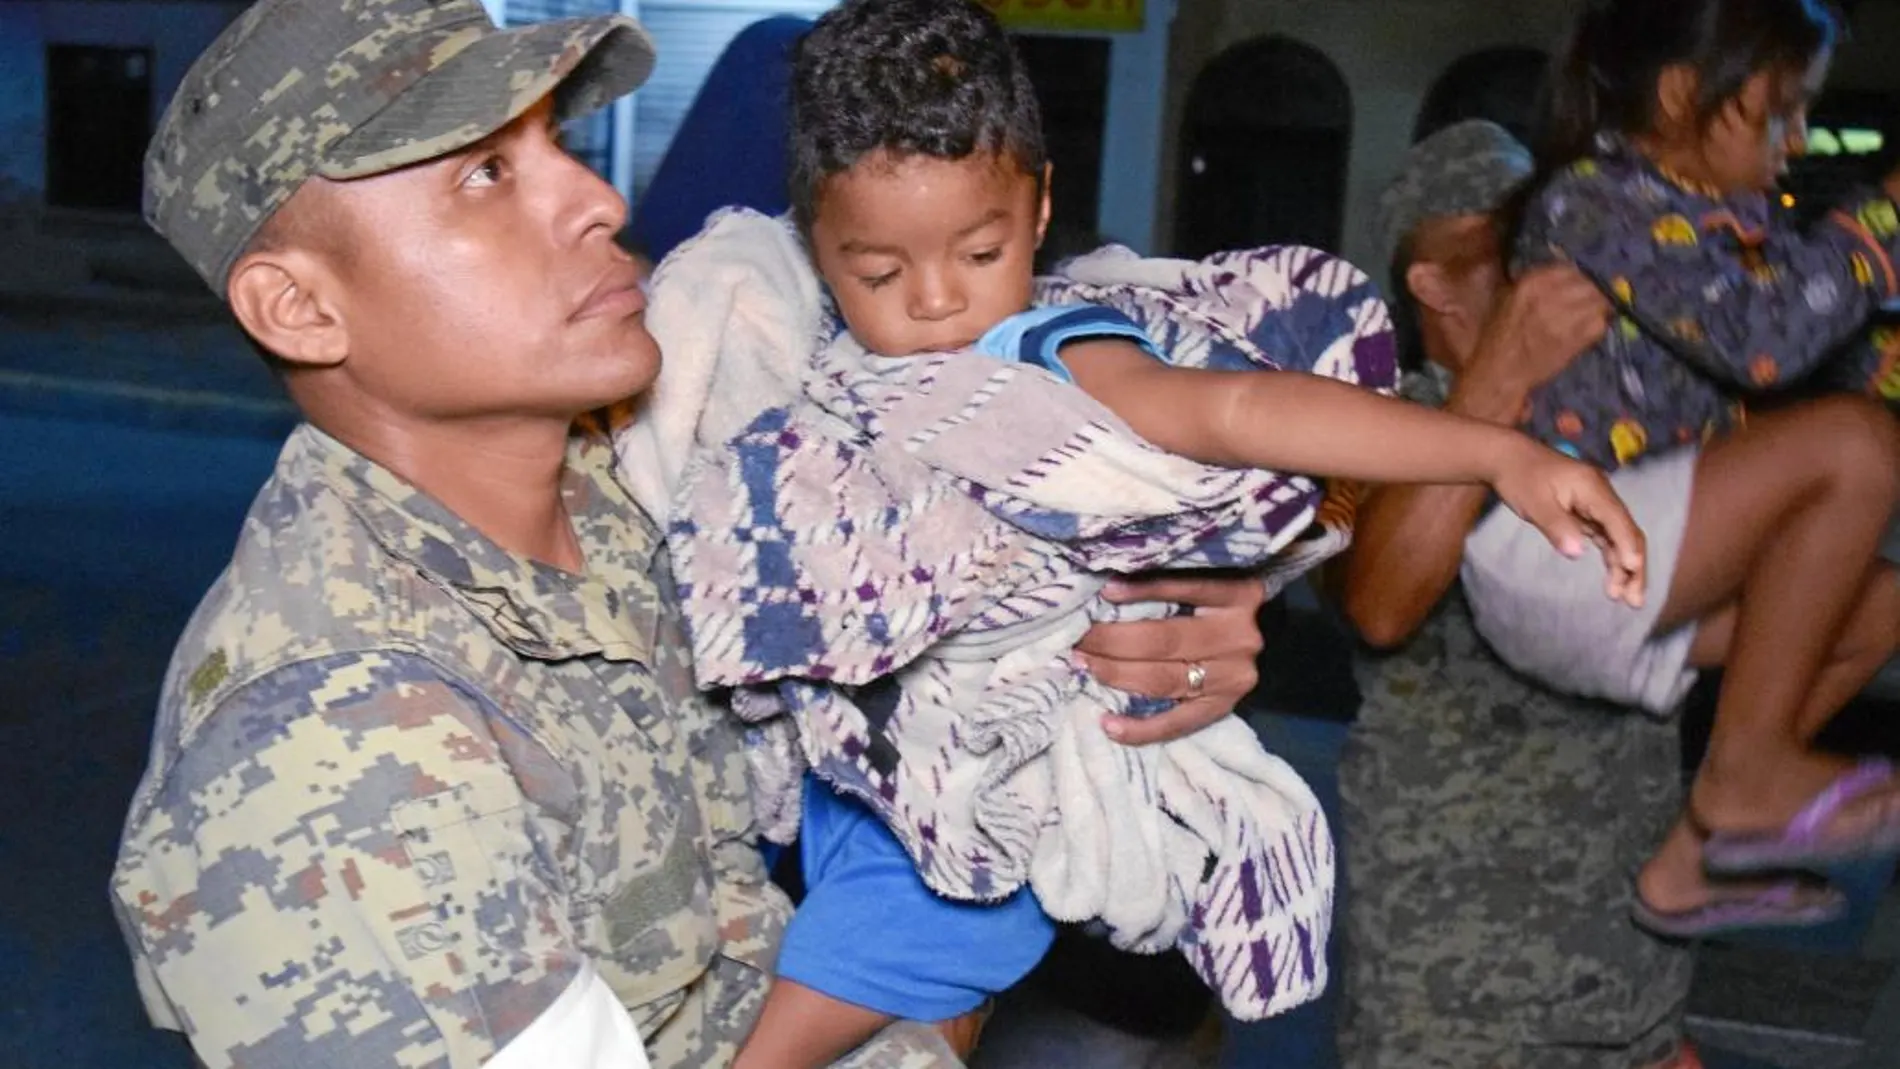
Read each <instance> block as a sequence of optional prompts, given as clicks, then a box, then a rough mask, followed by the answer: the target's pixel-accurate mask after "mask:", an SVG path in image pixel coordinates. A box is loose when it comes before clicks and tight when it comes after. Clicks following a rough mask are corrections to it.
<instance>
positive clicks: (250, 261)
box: [225, 245, 350, 368]
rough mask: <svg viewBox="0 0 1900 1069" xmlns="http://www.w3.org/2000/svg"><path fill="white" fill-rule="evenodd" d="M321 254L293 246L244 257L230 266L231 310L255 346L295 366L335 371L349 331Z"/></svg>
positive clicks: (346, 346)
mask: <svg viewBox="0 0 1900 1069" xmlns="http://www.w3.org/2000/svg"><path fill="white" fill-rule="evenodd" d="M332 278H333V276H332V275H331V273H330V272H329V270H328V265H327V264H325V263H324V261H323V259H322V257H321V256H319V255H317V254H316V253H314V252H312V251H311V250H308V249H303V248H299V247H297V246H294V245H292V246H284V247H265V248H262V249H257V250H254V251H252V252H248V253H246V254H245V255H244V256H242V257H240V258H239V259H238V262H237V264H236V266H234V267H232V268H231V276H230V279H229V280H228V281H227V282H226V284H225V293H226V296H227V299H228V300H229V301H230V303H231V311H232V313H233V314H235V315H236V316H237V320H238V323H239V324H240V325H241V326H243V327H244V329H245V331H246V332H247V333H249V334H250V336H251V337H252V338H254V339H256V341H257V343H258V344H259V345H262V346H263V347H264V348H266V349H268V350H270V351H271V352H272V353H273V354H275V355H276V356H277V358H278V359H280V360H282V361H284V363H286V364H288V365H290V366H292V367H297V368H319V367H335V366H336V365H338V364H341V363H342V362H343V361H344V360H345V359H347V358H348V357H349V353H350V346H349V332H348V331H347V330H345V329H344V322H343V317H342V315H341V314H340V309H339V308H338V307H336V305H335V303H334V302H333V300H332V299H331V298H332V295H333V294H334V292H335V291H334V288H333V287H331V286H330V285H329V284H328V283H329V282H330V281H331V279H332Z"/></svg>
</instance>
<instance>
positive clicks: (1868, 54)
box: [1157, 0, 1900, 274]
mask: <svg viewBox="0 0 1900 1069" xmlns="http://www.w3.org/2000/svg"><path fill="white" fill-rule="evenodd" d="M1578 2H1579V0H1180V3H1179V7H1178V10H1177V12H1176V14H1175V24H1174V33H1173V39H1172V42H1171V53H1170V60H1169V67H1168V92H1167V113H1166V122H1165V130H1166V131H1167V137H1166V143H1165V145H1164V149H1163V164H1162V174H1161V192H1160V198H1159V204H1158V208H1157V220H1158V222H1157V227H1158V233H1159V234H1160V235H1161V236H1162V244H1163V245H1166V243H1167V242H1168V240H1169V239H1170V238H1171V236H1172V234H1173V232H1174V218H1173V216H1174V213H1173V201H1174V186H1175V179H1176V173H1175V168H1176V166H1177V157H1178V155H1179V144H1178V139H1177V134H1178V131H1179V129H1180V126H1181V120H1182V114H1183V110H1184V106H1185V103H1186V100H1187V94H1188V90H1189V88H1190V87H1191V86H1192V84H1193V80H1194V76H1195V75H1196V74H1198V73H1199V72H1200V70H1201V69H1202V68H1203V67H1204V66H1205V65H1206V64H1207V62H1208V61H1209V60H1211V59H1213V58H1214V57H1215V56H1216V55H1218V54H1219V53H1220V52H1221V51H1222V50H1223V49H1225V48H1228V47H1230V46H1232V45H1235V44H1239V43H1240V42H1242V41H1245V40H1248V39H1250V38H1253V37H1257V36H1263V35H1267V34H1281V35H1285V36H1288V37H1292V38H1295V39H1296V40H1299V41H1303V42H1305V43H1306V44H1309V45H1312V46H1313V47H1315V48H1318V49H1319V50H1320V51H1322V52H1324V53H1326V55H1327V56H1328V57H1329V58H1330V59H1331V60H1332V61H1333V63H1334V64H1335V65H1336V66H1338V68H1339V70H1340V72H1341V73H1342V74H1343V75H1344V76H1345V79H1346V82H1347V84H1348V86H1350V88H1351V90H1352V95H1353V111H1354V122H1353V137H1352V158H1351V163H1350V167H1349V171H1348V175H1347V181H1346V229H1345V240H1344V242H1343V251H1344V253H1345V255H1346V256H1347V258H1348V259H1351V260H1353V261H1354V262H1356V263H1359V264H1361V265H1362V266H1371V265H1369V264H1368V259H1369V256H1370V250H1371V247H1372V240H1371V232H1370V231H1371V227H1372V219H1373V213H1374V209H1375V206H1376V204H1377V202H1378V196H1379V191H1380V190H1381V189H1382V188H1383V186H1384V185H1385V183H1386V182H1387V181H1388V180H1390V178H1391V176H1392V174H1393V173H1394V172H1395V171H1396V170H1397V168H1398V164H1399V160H1400V158H1401V157H1402V156H1403V155H1404V153H1405V150H1406V148H1407V147H1408V145H1409V144H1410V141H1411V132H1412V124H1413V120H1414V119H1415V118H1416V116H1417V113H1418V109H1419V106H1420V104H1421V103H1423V101H1424V98H1425V94H1426V92H1427V91H1428V90H1429V89H1430V87H1431V85H1432V82H1433V81H1434V80H1436V79H1437V77H1438V75H1439V74H1440V73H1442V72H1443V71H1444V70H1445V68H1446V67H1448V66H1450V65H1451V63H1452V62H1453V61H1455V60H1457V59H1458V58H1459V57H1461V56H1464V55H1467V54H1469V53H1472V52H1475V51H1478V50H1480V49H1484V48H1492V47H1499V46H1506V45H1527V46H1531V47H1534V48H1542V49H1545V50H1547V51H1555V50H1556V49H1557V48H1558V47H1560V45H1561V44H1562V41H1563V38H1564V36H1565V34H1566V31H1567V28H1568V26H1569V24H1570V20H1571V18H1572V16H1573V14H1574V13H1575V11H1576V10H1577V6H1578ZM1897 45H1900V4H1885V3H1877V2H1876V3H1866V4H1863V5H1862V6H1861V8H1860V9H1859V11H1858V12H1857V14H1856V17H1855V22H1854V36H1853V40H1852V42H1851V43H1850V44H1849V45H1848V46H1847V47H1846V48H1845V49H1844V50H1843V52H1842V54H1841V56H1840V57H1839V61H1838V62H1837V63H1836V69H1835V71H1834V76H1833V78H1832V79H1831V81H1830V85H1831V86H1834V87H1842V88H1868V89H1876V90H1878V89H1883V88H1884V89H1887V90H1889V91H1893V90H1900V79H1896V77H1895V69H1894V67H1893V64H1892V60H1891V56H1892V55H1893V54H1894V48H1895V46H1897ZM1374 273H1375V274H1377V273H1378V272H1377V271H1375V272H1374Z"/></svg>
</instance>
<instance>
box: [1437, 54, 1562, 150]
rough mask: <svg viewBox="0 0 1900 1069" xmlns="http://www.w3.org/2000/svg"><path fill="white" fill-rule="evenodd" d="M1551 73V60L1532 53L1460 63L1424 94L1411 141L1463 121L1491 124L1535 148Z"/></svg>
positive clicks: (1481, 56)
mask: <svg viewBox="0 0 1900 1069" xmlns="http://www.w3.org/2000/svg"><path fill="white" fill-rule="evenodd" d="M1549 71H1550V56H1548V55H1547V54H1545V53H1543V52H1540V51H1538V50H1537V49H1535V48H1487V49H1485V50H1484V51H1482V52H1473V53H1471V54H1470V55H1468V56H1465V57H1463V58H1461V59H1459V60H1458V61H1456V62H1454V63H1453V64H1452V65H1451V66H1449V67H1446V68H1445V71H1444V73H1443V74H1440V75H1439V76H1438V80H1437V81H1435V82H1433V83H1432V87H1431V90H1430V91H1429V92H1427V93H1426V94H1425V103H1424V104H1423V105H1421V106H1420V107H1419V109H1418V121H1417V122H1416V123H1414V124H1413V127H1412V140H1413V141H1422V140H1424V139H1425V138H1427V137H1430V136H1431V135H1432V134H1434V133H1436V132H1438V131H1439V130H1442V129H1444V128H1445V127H1447V126H1450V125H1451V124H1453V123H1456V122H1463V121H1464V120H1466V119H1489V120H1491V121H1492V122H1494V123H1497V124H1498V125H1499V126H1502V127H1504V128H1505V129H1506V130H1509V131H1511V133H1512V134H1515V135H1516V136H1517V139H1518V140H1520V141H1522V142H1524V143H1525V144H1526V145H1533V146H1534V145H1535V139H1536V137H1537V134H1538V128H1539V126H1540V125H1541V124H1542V119H1543V116H1542V109H1543V106H1544V83H1545V80H1546V78H1548V76H1549Z"/></svg>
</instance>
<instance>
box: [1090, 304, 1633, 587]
mask: <svg viewBox="0 0 1900 1069" xmlns="http://www.w3.org/2000/svg"><path fill="white" fill-rule="evenodd" d="M1062 361H1063V364H1064V366H1066V367H1067V368H1068V369H1069V372H1070V374H1071V375H1073V376H1074V378H1075V381H1076V384H1077V385H1078V386H1080V387H1081V388H1082V389H1083V390H1084V391H1086V392H1087V393H1089V394H1090V395H1091V396H1093V397H1094V398H1095V399H1096V400H1098V401H1100V402H1102V403H1103V404H1104V405H1106V406H1108V407H1109V408H1110V409H1111V410H1113V411H1114V412H1115V413H1116V414H1117V415H1119V416H1121V418H1122V419H1124V420H1126V421H1127V423H1128V425H1129V426H1130V427H1131V428H1132V429H1133V430H1134V431H1135V432H1136V433H1137V434H1139V435H1141V436H1142V437H1143V438H1145V439H1147V440H1148V441H1150V442H1152V443H1154V444H1155V445H1156V446H1158V447H1160V448H1162V449H1165V450H1167V451H1168V452H1170V453H1174V454H1176V455H1179V456H1184V457H1188V458H1190V459H1193V460H1198V461H1201V462H1202V463H1206V464H1217V465H1222V466H1226V467H1250V468H1271V469H1275V470H1279V471H1289V472H1300V473H1304V474H1309V475H1318V476H1324V477H1329V478H1345V479H1356V480H1364V481H1367V482H1382V483H1393V482H1396V483H1488V484H1489V485H1490V486H1491V487H1492V488H1493V489H1495V490H1496V491H1497V493H1498V496H1499V497H1500V498H1501V499H1502V500H1503V501H1504V503H1505V504H1506V505H1508V506H1509V507H1510V508H1511V509H1512V510H1513V511H1515V512H1516V513H1517V514H1518V515H1520V516H1522V517H1524V519H1525V520H1526V521H1528V522H1529V523H1531V524H1533V525H1534V526H1536V527H1537V528H1538V530H1540V531H1542V532H1543V533H1544V535H1545V536H1546V537H1548V538H1549V539H1550V540H1551V542H1552V543H1553V544H1555V545H1556V546H1557V547H1558V549H1560V550H1562V551H1563V552H1564V553H1566V554H1568V555H1572V556H1574V555H1576V554H1577V553H1579V552H1581V551H1582V549H1583V546H1584V543H1585V542H1586V541H1592V542H1596V543H1597V544H1598V545H1599V546H1601V547H1602V548H1603V551H1604V559H1605V562H1606V563H1607V564H1608V565H1609V570H1610V592H1611V595H1612V596H1613V597H1617V598H1620V599H1622V600H1626V601H1630V602H1631V603H1632V604H1636V603H1639V602H1640V601H1641V598H1642V574H1643V573H1642V569H1643V536H1642V532H1641V531H1639V530H1637V528H1636V524H1635V522H1634V521H1632V520H1631V519H1630V515H1629V512H1628V510H1626V509H1625V508H1624V507H1623V503H1622V502H1621V501H1620V500H1619V499H1618V498H1617V496H1616V494H1615V492H1614V491H1613V490H1611V489H1610V485H1609V482H1608V480H1607V479H1605V478H1604V477H1603V474H1602V473H1601V472H1599V471H1597V470H1596V469H1595V468H1592V467H1590V466H1589V465H1587V464H1583V463H1580V462H1578V461H1575V460H1571V459H1569V458H1567V457H1564V456H1562V455H1561V454H1559V453H1557V452H1555V451H1553V450H1550V449H1546V448H1545V447H1543V446H1542V445H1539V444H1538V443H1536V442H1535V441H1533V440H1531V439H1530V438H1528V437H1526V436H1525V435H1522V434H1519V433H1518V432H1516V431H1513V430H1510V429H1508V428H1505V427H1500V426H1496V425H1493V424H1489V423H1484V422H1481V421H1478V420H1474V419H1467V418H1465V417H1462V416H1455V415H1452V414H1450V413H1447V412H1440V411H1435V410H1433V409H1430V408H1426V407H1424V406H1422V405H1415V404H1411V403H1409V402H1405V401H1400V400H1396V399H1393V398H1388V397H1381V396H1379V395H1377V394H1374V393H1372V392H1370V391H1367V390H1363V389H1360V388H1358V387H1355V386H1351V385H1348V384H1346V383H1343V382H1338V381H1335V380H1332V379H1326V378H1321V377H1319V376H1317V375H1304V374H1299V373H1296V372H1254V371H1237V372H1226V371H1202V370H1198V369H1192V368H1178V367H1172V366H1169V365H1167V364H1163V363H1161V362H1159V361H1157V360H1155V359H1154V357H1152V356H1150V355H1149V354H1147V353H1145V352H1143V351H1142V350H1141V349H1140V348H1139V347H1137V346H1136V345H1134V344H1133V343H1131V342H1128V341H1123V340H1120V339H1099V340H1096V339H1091V340H1087V341H1081V342H1076V343H1074V344H1072V345H1069V346H1067V347H1065V348H1064V349H1063V350H1062Z"/></svg>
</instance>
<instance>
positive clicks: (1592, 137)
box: [1537, 0, 1840, 173]
mask: <svg viewBox="0 0 1900 1069" xmlns="http://www.w3.org/2000/svg"><path fill="white" fill-rule="evenodd" d="M1839 32H1840V21H1839V19H1838V17H1837V16H1836V15H1835V13H1834V10H1833V9H1832V7H1831V6H1830V5H1829V4H1828V3H1827V2H1826V0H1587V2H1586V4H1585V7H1584V12H1583V16H1582V17H1581V18H1580V19H1579V20H1578V22H1577V28H1576V32H1575V34H1574V35H1573V36H1572V37H1571V40H1570V45H1569V47H1568V48H1567V49H1565V51H1564V53H1563V54H1562V55H1560V56H1559V57H1558V58H1557V60H1556V65H1555V67H1554V69H1553V70H1552V72H1551V79H1550V90H1549V92H1550V98H1549V106H1548V108H1547V114H1546V117H1545V128H1544V142H1543V144H1542V145H1541V146H1539V151H1538V154H1537V155H1538V163H1539V164H1540V168H1539V169H1540V170H1542V171H1544V172H1546V173H1548V172H1550V171H1554V170H1556V169H1558V168H1561V167H1564V166H1567V165H1568V164H1570V163H1573V162H1575V161H1576V160H1579V159H1582V158H1583V157H1585V156H1588V155H1590V153H1591V152H1592V151H1593V149H1594V144H1595V141H1596V137H1597V135H1598V134H1600V133H1605V132H1609V133H1620V134H1629V135H1637V134H1642V133H1645V132H1647V131H1648V130H1650V129H1651V128H1652V127H1653V126H1654V123H1655V120H1656V114H1655V112H1656V86H1657V83H1658V82H1659V81H1660V80H1661V78H1662V75H1663V71H1665V70H1666V69H1668V68H1670V67H1673V66H1676V65H1678V64H1686V65H1688V66H1689V67H1690V68H1692V69H1693V70H1694V71H1695V74H1696V81H1697V87H1698V88H1697V97H1696V117H1697V119H1698V120H1699V121H1700V122H1702V123H1708V122H1710V121H1712V120H1714V118H1715V117H1716V116H1717V115H1718V114H1720V112H1721V110H1722V108H1723V107H1724V106H1725V105H1727V104H1728V102H1729V101H1731V100H1734V99H1735V98H1736V97H1737V96H1739V95H1740V94H1741V92H1742V89H1743V87H1744V86H1746V85H1747V84H1748V80H1749V79H1750V78H1752V77H1754V76H1755V75H1756V74H1758V73H1760V72H1762V71H1802V70H1806V69H1807V67H1808V66H1809V64H1811V63H1813V62H1814V60H1815V59H1816V58H1817V57H1818V56H1820V55H1821V53H1823V52H1825V51H1827V50H1828V49H1829V48H1831V47H1833V44H1834V40H1835V38H1836V36H1837V35H1838V34H1839Z"/></svg>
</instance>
